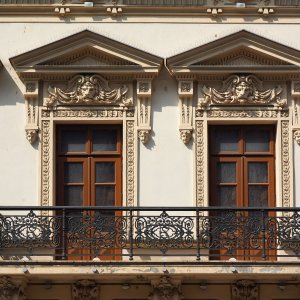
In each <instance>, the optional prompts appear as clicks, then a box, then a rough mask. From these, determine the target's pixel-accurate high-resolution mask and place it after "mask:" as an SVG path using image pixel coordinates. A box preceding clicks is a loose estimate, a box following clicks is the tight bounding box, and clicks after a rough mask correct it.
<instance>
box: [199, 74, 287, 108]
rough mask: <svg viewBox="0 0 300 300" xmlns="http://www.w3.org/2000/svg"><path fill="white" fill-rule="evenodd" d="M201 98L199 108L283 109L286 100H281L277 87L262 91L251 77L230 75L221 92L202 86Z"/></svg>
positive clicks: (253, 77)
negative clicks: (254, 107) (250, 106)
mask: <svg viewBox="0 0 300 300" xmlns="http://www.w3.org/2000/svg"><path fill="white" fill-rule="evenodd" d="M202 91H203V97H202V98H200V99H199V101H198V106H199V108H204V107H206V106H209V105H216V104H219V105H271V104H273V105H274V106H279V107H284V106H286V105H287V101H286V99H281V93H282V88H281V87H280V86H277V87H275V88H272V89H267V90H263V89H262V82H261V81H260V80H259V79H258V78H257V77H255V76H253V75H248V76H239V75H232V76H230V77H228V78H227V79H226V80H225V81H224V82H223V89H222V90H221V91H219V90H217V89H215V88H212V87H206V86H203V89H202Z"/></svg>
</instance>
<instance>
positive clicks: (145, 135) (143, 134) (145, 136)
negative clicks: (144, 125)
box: [138, 129, 150, 144]
mask: <svg viewBox="0 0 300 300" xmlns="http://www.w3.org/2000/svg"><path fill="white" fill-rule="evenodd" d="M149 135H150V130H146V129H142V130H138V137H139V139H140V141H141V142H142V143H143V144H146V143H147V142H148V141H149Z"/></svg>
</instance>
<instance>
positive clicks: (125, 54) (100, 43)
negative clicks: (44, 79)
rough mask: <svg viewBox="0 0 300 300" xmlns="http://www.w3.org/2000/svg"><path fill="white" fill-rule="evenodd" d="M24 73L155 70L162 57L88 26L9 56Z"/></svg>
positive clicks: (132, 73) (116, 72)
mask: <svg viewBox="0 0 300 300" xmlns="http://www.w3.org/2000/svg"><path fill="white" fill-rule="evenodd" d="M10 61H11V63H12V65H13V66H14V68H15V69H16V71H17V72H18V73H19V74H20V76H21V77H25V76H28V75H29V74H31V75H33V76H37V77H38V75H43V74H52V75H53V74H55V73H59V74H67V73H68V74H71V73H72V74H76V73H91V72H93V73H101V74H103V75H105V74H113V75H117V74H131V75H133V76H134V75H137V74H145V73H147V74H149V75H151V74H153V75H155V74H156V73H158V70H159V68H160V66H161V65H162V62H163V59H162V58H160V57H157V56H154V55H152V54H149V53H147V52H144V51H141V50H138V49H136V48H134V47H131V46H128V45H125V44H122V43H120V42H117V41H115V40H112V39H109V38H107V37H104V36H102V35H99V34H96V33H94V32H91V31H88V30H85V31H82V32H79V33H77V34H75V35H72V36H69V37H67V38H64V39H61V40H59V41H56V42H53V43H51V44H48V45H45V46H43V47H40V48H37V49H34V50H32V51H29V52H26V53H24V54H21V55H18V56H16V57H13V58H11V59H10Z"/></svg>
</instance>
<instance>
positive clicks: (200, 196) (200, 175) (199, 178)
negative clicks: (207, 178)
mask: <svg viewBox="0 0 300 300" xmlns="http://www.w3.org/2000/svg"><path fill="white" fill-rule="evenodd" d="M203 125H204V122H203V121H196V182H197V186H196V204H197V206H204V132H203Z"/></svg>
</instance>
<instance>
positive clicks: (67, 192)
mask: <svg viewBox="0 0 300 300" xmlns="http://www.w3.org/2000/svg"><path fill="white" fill-rule="evenodd" d="M64 198H65V205H70V206H82V205H83V186H65V187H64Z"/></svg>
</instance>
